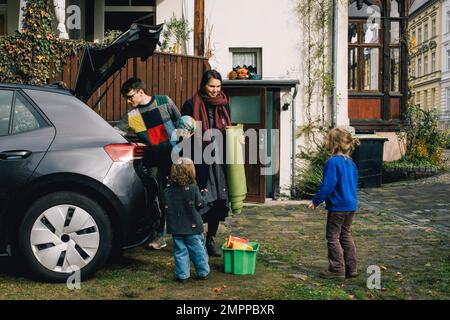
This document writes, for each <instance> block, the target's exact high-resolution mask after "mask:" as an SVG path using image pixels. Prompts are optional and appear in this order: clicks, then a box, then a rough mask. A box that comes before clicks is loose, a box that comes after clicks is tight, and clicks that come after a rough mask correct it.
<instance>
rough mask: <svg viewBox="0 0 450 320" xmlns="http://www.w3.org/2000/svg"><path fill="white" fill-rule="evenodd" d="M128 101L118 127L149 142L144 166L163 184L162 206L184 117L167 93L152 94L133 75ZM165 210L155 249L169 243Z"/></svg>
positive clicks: (126, 93)
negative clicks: (177, 129)
mask: <svg viewBox="0 0 450 320" xmlns="http://www.w3.org/2000/svg"><path fill="white" fill-rule="evenodd" d="M121 93H122V95H123V97H124V98H125V99H126V101H127V104H128V107H129V109H128V112H127V114H126V115H125V116H123V117H122V119H121V120H120V121H119V123H118V124H117V125H116V126H115V128H116V129H118V130H119V131H120V132H121V133H122V135H126V134H127V133H129V132H130V131H131V132H134V133H135V134H136V135H137V137H138V139H139V140H140V141H141V142H143V143H145V144H146V145H147V148H146V152H145V156H144V166H145V167H146V168H149V170H150V171H151V174H152V175H153V176H156V177H157V179H158V182H159V185H160V190H159V192H158V193H159V194H158V200H159V206H160V208H161V207H162V201H161V200H162V191H163V189H164V188H165V186H166V183H167V176H168V175H169V173H170V166H171V165H172V161H171V157H170V154H171V152H172V148H173V146H175V144H176V142H177V141H172V140H171V137H172V134H173V133H174V132H175V127H176V123H177V121H178V119H179V118H180V117H181V115H180V112H179V110H178V108H177V107H176V106H175V104H174V103H173V101H172V100H171V99H170V98H169V97H168V96H165V95H154V96H151V95H148V94H147V93H146V87H145V83H144V82H143V81H142V80H140V79H138V78H130V79H128V80H127V81H126V82H125V83H124V84H123V85H122V89H121ZM160 211H161V219H160V224H159V227H158V230H157V235H156V237H155V239H154V240H153V241H152V242H151V243H149V247H150V248H153V249H161V248H163V247H165V246H166V245H167V244H166V242H165V240H164V238H163V235H164V226H165V216H164V211H163V210H160Z"/></svg>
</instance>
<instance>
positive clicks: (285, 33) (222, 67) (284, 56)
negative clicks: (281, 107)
mask: <svg viewBox="0 0 450 320" xmlns="http://www.w3.org/2000/svg"><path fill="white" fill-rule="evenodd" d="M296 5H297V1H296V0H279V1H277V2H273V1H270V0H246V1H240V0H227V1H221V0H208V1H205V19H207V21H208V22H209V24H210V25H211V26H212V27H213V29H212V34H211V43H212V48H213V54H214V55H213V57H212V58H211V59H210V64H211V66H212V67H213V68H215V69H217V70H218V71H219V72H220V73H221V74H222V76H224V77H225V78H226V77H227V75H228V73H229V72H230V71H231V69H232V54H231V53H230V48H261V49H262V68H261V69H262V75H263V78H265V79H300V78H301V72H300V70H301V62H302V59H301V52H300V50H301V32H300V24H299V21H298V17H297V14H296V9H295V8H296ZM207 36H208V34H206V35H205V37H207ZM281 95H283V92H281ZM302 96H303V95H302V93H301V92H299V94H298V95H297V100H296V105H297V108H296V109H297V110H296V111H297V118H300V112H301V105H302ZM291 141H292V140H291V110H288V111H282V112H281V132H280V144H281V145H280V150H281V157H280V160H281V162H280V186H281V188H282V192H286V193H289V192H288V188H289V187H290V184H291V156H292V153H291Z"/></svg>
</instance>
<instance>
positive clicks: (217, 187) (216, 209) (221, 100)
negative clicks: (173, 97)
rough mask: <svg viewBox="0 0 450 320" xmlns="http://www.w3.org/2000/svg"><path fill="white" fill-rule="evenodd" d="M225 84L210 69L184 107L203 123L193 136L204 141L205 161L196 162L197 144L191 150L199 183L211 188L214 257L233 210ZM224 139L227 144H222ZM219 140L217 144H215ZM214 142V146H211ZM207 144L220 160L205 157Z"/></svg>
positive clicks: (210, 246)
mask: <svg viewBox="0 0 450 320" xmlns="http://www.w3.org/2000/svg"><path fill="white" fill-rule="evenodd" d="M221 85H222V77H221V75H220V73H219V72H217V71H216V70H208V71H206V72H205V73H204V74H203V77H202V81H201V83H200V89H199V90H198V92H197V93H196V94H194V96H193V97H192V98H191V99H189V100H187V101H186V102H185V103H184V105H183V108H182V109H181V114H182V115H189V116H191V117H193V118H194V119H195V121H200V122H201V124H202V130H201V132H196V135H194V137H193V138H192V140H193V143H194V144H195V143H197V144H201V150H202V159H201V163H198V161H197V162H196V160H197V159H195V157H194V150H195V147H194V149H192V150H191V155H192V156H191V157H192V160H194V163H195V169H196V172H197V178H196V179H197V184H198V186H199V188H200V190H207V191H208V192H206V197H207V200H208V206H206V208H205V210H206V211H207V212H206V213H205V214H203V220H204V222H207V223H208V232H207V234H206V249H207V251H208V255H210V256H214V257H218V256H220V255H221V252H220V250H219V249H218V248H216V247H215V245H214V237H215V236H216V233H217V229H218V228H219V223H220V221H224V220H225V218H226V217H227V216H228V212H229V210H230V204H229V198H228V184H227V175H226V165H225V159H226V157H225V150H224V149H225V147H224V146H225V134H224V131H225V127H226V126H230V125H231V120H230V109H229V105H228V98H227V97H226V95H225V94H224V93H223V91H222V90H221ZM208 129H218V130H220V133H221V135H222V139H216V135H215V134H210V132H207V130H208ZM216 133H217V131H216ZM220 140H222V141H221V142H223V143H218V142H220ZM215 143H217V144H216V145H214V144H215ZM211 144H213V145H212V146H211ZM208 146H209V147H208ZM206 147H208V150H212V151H211V152H205V154H208V155H211V156H212V158H213V159H215V160H217V161H215V160H213V161H211V159H210V160H208V159H205V158H204V157H203V151H204V150H205V148H206ZM211 147H212V148H211Z"/></svg>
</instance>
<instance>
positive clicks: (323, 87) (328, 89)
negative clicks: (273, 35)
mask: <svg viewBox="0 0 450 320" xmlns="http://www.w3.org/2000/svg"><path fill="white" fill-rule="evenodd" d="M332 9H333V7H332V1H329V0H300V1H299V2H298V5H297V11H298V15H299V20H300V22H301V24H302V27H303V34H304V39H303V44H304V52H303V55H304V58H303V60H304V61H305V66H304V68H303V70H304V71H305V73H304V77H305V81H304V83H303V87H304V92H305V104H304V110H305V118H306V123H305V124H304V125H302V126H300V127H298V131H297V136H298V137H300V136H304V137H305V138H306V141H307V143H310V142H311V143H313V144H314V145H316V146H317V145H318V144H320V141H321V134H320V133H322V132H323V131H324V130H326V129H327V128H328V127H329V121H327V113H326V108H327V104H328V103H330V102H331V95H332V92H333V86H334V82H333V78H332V73H331V68H332V65H331V63H330V59H331V54H330V53H329V52H330V41H329V35H330V34H331V32H335V30H332V26H331V17H332ZM314 107H316V108H317V111H318V112H317V113H316V115H315V116H313V112H312V109H313V108H314Z"/></svg>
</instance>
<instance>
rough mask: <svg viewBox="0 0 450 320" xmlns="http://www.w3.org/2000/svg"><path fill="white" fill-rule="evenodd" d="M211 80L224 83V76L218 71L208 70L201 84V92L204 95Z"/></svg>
mask: <svg viewBox="0 0 450 320" xmlns="http://www.w3.org/2000/svg"><path fill="white" fill-rule="evenodd" d="M209 79H217V80H219V81H220V83H222V76H221V75H220V73H219V72H218V71H217V70H208V71H205V72H204V73H203V76H202V81H201V82H200V91H201V92H202V93H204V88H205V86H206V85H207V83H208V81H209Z"/></svg>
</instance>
